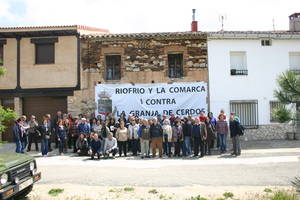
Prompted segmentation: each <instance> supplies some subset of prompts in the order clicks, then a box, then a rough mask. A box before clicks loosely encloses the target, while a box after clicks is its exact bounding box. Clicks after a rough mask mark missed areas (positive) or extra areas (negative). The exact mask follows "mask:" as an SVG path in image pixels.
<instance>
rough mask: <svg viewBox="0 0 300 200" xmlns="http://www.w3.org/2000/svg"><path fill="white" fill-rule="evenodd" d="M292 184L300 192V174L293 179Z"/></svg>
mask: <svg viewBox="0 0 300 200" xmlns="http://www.w3.org/2000/svg"><path fill="white" fill-rule="evenodd" d="M292 184H293V186H294V188H295V189H296V191H297V192H299V193H300V176H298V177H295V179H294V180H293V181H292Z"/></svg>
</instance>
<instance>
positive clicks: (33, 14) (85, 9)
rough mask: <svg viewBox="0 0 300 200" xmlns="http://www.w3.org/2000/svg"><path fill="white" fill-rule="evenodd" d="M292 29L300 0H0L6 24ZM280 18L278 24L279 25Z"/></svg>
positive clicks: (0, 23) (129, 29) (130, 29)
mask: <svg viewBox="0 0 300 200" xmlns="http://www.w3.org/2000/svg"><path fill="white" fill-rule="evenodd" d="M192 9H196V20H197V21H198V30H199V31H219V30H221V20H220V17H221V16H224V18H225V20H224V30H228V31H230V30H235V31H237V30H241V31H245V30H273V24H274V25H275V30H287V29H288V26H289V20H288V16H289V15H291V14H293V13H295V12H300V0H206V1H205V0H0V27H10V26H44V25H74V24H80V25H87V26H92V27H98V28H104V29H108V30H109V31H110V32H112V33H135V32H174V31H190V29H191V21H192ZM273 22H274V23H273Z"/></svg>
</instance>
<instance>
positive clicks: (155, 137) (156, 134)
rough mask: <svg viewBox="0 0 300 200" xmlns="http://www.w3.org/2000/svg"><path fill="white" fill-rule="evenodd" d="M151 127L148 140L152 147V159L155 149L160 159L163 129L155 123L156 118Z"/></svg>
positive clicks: (154, 155)
mask: <svg viewBox="0 0 300 200" xmlns="http://www.w3.org/2000/svg"><path fill="white" fill-rule="evenodd" d="M152 123H153V124H152V125H151V127H150V139H151V146H152V157H153V158H155V157H156V149H158V150H159V157H160V158H161V157H162V146H163V145H162V143H163V129H162V127H161V125H160V124H159V123H158V122H157V118H156V117H154V118H153V120H152Z"/></svg>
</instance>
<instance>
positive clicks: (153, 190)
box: [148, 189, 158, 194]
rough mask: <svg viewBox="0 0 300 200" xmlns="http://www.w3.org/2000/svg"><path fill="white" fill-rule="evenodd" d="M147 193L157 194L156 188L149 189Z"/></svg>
mask: <svg viewBox="0 0 300 200" xmlns="http://www.w3.org/2000/svg"><path fill="white" fill-rule="evenodd" d="M148 193H150V194H157V193H158V191H157V190H156V189H152V190H149V191H148Z"/></svg>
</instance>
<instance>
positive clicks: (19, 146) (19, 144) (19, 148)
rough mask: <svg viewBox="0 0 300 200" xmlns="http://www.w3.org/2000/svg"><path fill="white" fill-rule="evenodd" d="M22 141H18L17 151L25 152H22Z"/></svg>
mask: <svg viewBox="0 0 300 200" xmlns="http://www.w3.org/2000/svg"><path fill="white" fill-rule="evenodd" d="M22 146H23V145H22V142H21V141H20V140H17V141H16V153H24V152H22Z"/></svg>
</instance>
